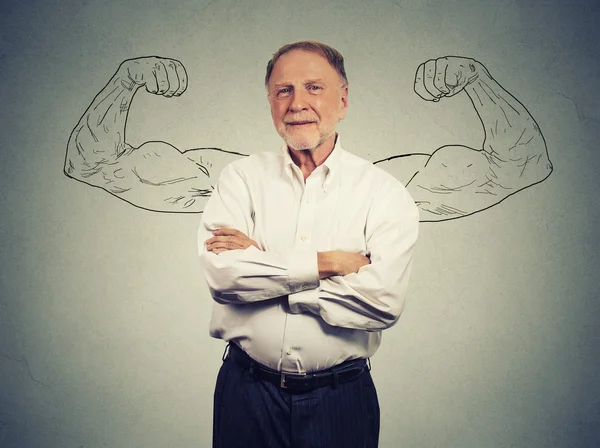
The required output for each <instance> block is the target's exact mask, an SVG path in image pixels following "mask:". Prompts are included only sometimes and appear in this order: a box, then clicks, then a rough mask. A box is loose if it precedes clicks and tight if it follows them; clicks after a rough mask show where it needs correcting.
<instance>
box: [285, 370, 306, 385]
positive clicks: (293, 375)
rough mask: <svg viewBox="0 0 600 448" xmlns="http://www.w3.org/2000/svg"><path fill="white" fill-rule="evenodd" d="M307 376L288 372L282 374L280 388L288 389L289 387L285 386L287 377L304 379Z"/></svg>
mask: <svg viewBox="0 0 600 448" xmlns="http://www.w3.org/2000/svg"><path fill="white" fill-rule="evenodd" d="M305 376H306V373H286V372H281V380H280V381H279V387H281V388H282V389H287V388H288V387H287V386H286V385H285V380H286V378H287V377H290V378H304V377H305Z"/></svg>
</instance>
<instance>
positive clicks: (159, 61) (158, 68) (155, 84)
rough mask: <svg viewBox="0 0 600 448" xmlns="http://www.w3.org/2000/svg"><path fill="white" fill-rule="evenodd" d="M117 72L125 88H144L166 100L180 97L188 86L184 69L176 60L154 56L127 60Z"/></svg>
mask: <svg viewBox="0 0 600 448" xmlns="http://www.w3.org/2000/svg"><path fill="white" fill-rule="evenodd" d="M119 72H120V74H121V76H122V82H123V86H124V87H125V88H127V89H129V90H133V88H135V87H136V86H146V90H147V91H148V92H149V93H154V94H156V95H163V96H165V97H168V98H170V97H172V96H179V95H181V94H182V93H183V92H185V89H187V85H188V76H187V73H186V71H185V67H184V66H183V64H182V63H181V62H179V61H178V60H176V59H167V58H159V57H154V56H150V57H143V58H136V59H128V60H126V61H124V62H123V63H122V64H121V66H120V67H119Z"/></svg>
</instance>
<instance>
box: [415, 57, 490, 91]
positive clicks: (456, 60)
mask: <svg viewBox="0 0 600 448" xmlns="http://www.w3.org/2000/svg"><path fill="white" fill-rule="evenodd" d="M481 70H485V68H484V67H483V65H481V64H480V63H479V62H477V61H476V60H475V59H469V58H463V57H459V56H444V57H442V58H437V59H430V60H428V61H425V62H423V63H422V64H421V65H419V67H418V68H417V73H416V74H415V87H414V88H415V93H416V94H417V95H419V96H420V97H421V98H423V99H424V100H426V101H439V100H440V98H442V97H450V96H453V95H456V94H457V93H458V92H460V91H461V90H463V89H464V88H465V87H466V86H468V85H469V84H471V83H472V82H473V81H475V80H476V79H477V78H478V77H479V74H480V72H481Z"/></svg>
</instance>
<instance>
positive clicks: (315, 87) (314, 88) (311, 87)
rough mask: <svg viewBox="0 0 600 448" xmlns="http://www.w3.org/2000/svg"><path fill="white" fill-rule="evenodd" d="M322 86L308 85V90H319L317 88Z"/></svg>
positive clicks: (319, 88)
mask: <svg viewBox="0 0 600 448" xmlns="http://www.w3.org/2000/svg"><path fill="white" fill-rule="evenodd" d="M321 89H322V87H321V86H308V90H312V91H313V92H315V91H317V90H321Z"/></svg>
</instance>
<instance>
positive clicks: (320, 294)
mask: <svg viewBox="0 0 600 448" xmlns="http://www.w3.org/2000/svg"><path fill="white" fill-rule="evenodd" d="M383 193H385V194H383ZM251 204H252V201H251V198H250V197H249V194H248V192H247V189H246V188H245V184H244V181H243V179H242V178H241V177H240V175H239V174H238V173H237V172H236V170H235V167H233V166H229V167H227V168H226V169H225V170H224V171H223V173H222V175H221V179H220V180H219V184H218V188H217V189H216V190H215V192H214V193H213V197H212V199H211V200H210V202H209V203H208V205H207V207H206V210H205V212H204V215H203V222H202V224H201V225H200V228H199V231H198V244H199V252H200V256H201V260H202V264H203V268H204V273H205V277H206V280H207V283H208V285H209V289H210V291H211V294H212V296H213V298H214V300H215V301H217V302H219V303H229V304H251V303H254V302H257V301H263V300H269V299H273V298H278V297H282V296H288V303H289V307H290V312H292V313H302V312H307V313H312V314H315V315H317V316H319V317H321V318H322V319H323V320H325V321H326V322H327V323H328V324H330V325H333V326H339V327H345V328H355V329H365V330H380V329H382V328H387V327H389V326H391V325H393V324H394V323H395V322H396V321H397V319H398V317H399V316H400V313H401V312H402V309H403V305H404V299H405V296H406V289H407V284H408V277H409V273H410V267H411V264H412V253H413V247H414V244H415V241H416V238H417V233H418V210H417V207H416V206H415V204H414V202H413V201H412V199H411V198H410V196H409V194H408V193H407V192H406V190H405V189H404V188H402V186H400V185H397V186H396V187H395V189H392V190H390V189H387V190H386V191H385V192H381V194H379V195H377V198H376V199H374V201H373V205H372V207H371V209H370V210H369V220H368V222H367V224H366V227H365V236H366V241H367V249H368V257H366V256H363V255H361V254H356V253H349V252H344V251H327V252H317V251H290V252H288V253H285V254H282V253H276V252H267V251H263V250H260V248H259V247H257V246H258V245H257V244H256V243H255V242H254V241H253V240H251V239H250V237H247V236H246V235H252V232H253V224H254V223H253V221H252V216H253V209H252V205H251ZM230 228H233V229H236V230H235V231H231V230H225V231H218V229H230ZM215 232H216V233H215ZM238 233H240V234H241V236H240V235H239V234H238ZM227 235H229V236H227ZM238 238H239V239H238Z"/></svg>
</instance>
